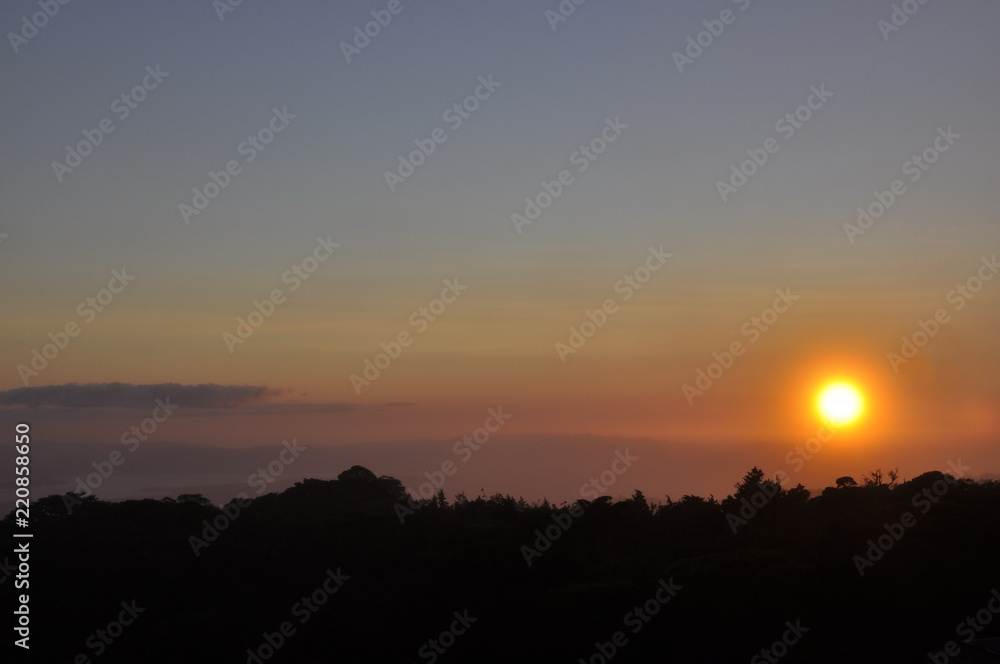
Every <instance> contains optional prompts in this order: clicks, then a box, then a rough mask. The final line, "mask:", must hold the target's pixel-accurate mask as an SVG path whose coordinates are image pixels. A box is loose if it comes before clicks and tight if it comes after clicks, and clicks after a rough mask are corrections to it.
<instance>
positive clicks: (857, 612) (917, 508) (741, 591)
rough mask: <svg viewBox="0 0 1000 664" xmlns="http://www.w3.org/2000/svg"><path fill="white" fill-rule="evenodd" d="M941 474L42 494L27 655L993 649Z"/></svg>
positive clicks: (398, 656)
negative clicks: (719, 495) (447, 491)
mask: <svg viewBox="0 0 1000 664" xmlns="http://www.w3.org/2000/svg"><path fill="white" fill-rule="evenodd" d="M957 475H961V473H954V472H953V473H952V474H948V473H942V472H929V473H925V474H923V475H920V476H919V477H916V478H914V479H912V480H909V481H906V482H899V481H898V476H897V475H896V474H895V473H881V472H876V473H872V474H870V475H868V476H866V477H865V478H863V480H862V482H861V483H860V484H859V483H857V482H855V481H854V480H853V479H851V478H847V477H845V478H840V479H839V480H837V486H836V487H831V488H828V489H826V490H824V491H823V492H822V493H821V494H820V495H817V496H810V494H809V492H808V491H806V490H805V489H804V488H803V487H801V486H797V487H783V486H780V485H778V484H776V483H775V482H772V481H769V480H768V479H766V478H765V477H764V474H763V473H762V472H761V471H760V470H758V469H756V468H755V469H752V470H751V471H750V472H748V473H747V474H746V476H745V477H744V478H742V480H740V481H739V482H738V483H737V484H736V485H735V488H734V492H733V493H732V494H731V495H729V496H727V497H725V498H723V499H721V500H717V499H715V498H714V497H709V498H703V497H698V496H690V495H687V496H683V497H681V498H679V499H676V500H673V499H670V498H666V499H664V500H662V501H655V502H651V501H649V500H647V498H646V497H645V496H644V495H643V494H642V493H641V492H639V491H636V492H635V493H634V494H633V495H632V496H631V497H630V498H628V499H625V500H618V501H614V500H612V499H610V498H607V497H602V498H599V499H597V500H580V501H577V502H575V503H572V504H562V505H553V504H550V503H548V502H546V501H542V502H527V501H525V500H523V499H518V498H514V497H511V496H506V495H495V496H492V497H487V496H478V497H476V498H468V497H466V496H464V495H459V496H457V497H456V498H455V499H454V500H450V501H449V500H448V499H447V498H446V497H445V495H444V494H443V493H439V494H438V495H437V496H436V497H434V498H433V499H431V500H426V501H423V500H419V501H418V500H413V499H412V498H411V497H409V496H408V495H407V493H406V491H405V489H404V488H403V486H402V484H401V483H400V482H399V481H398V480H395V479H393V478H390V477H376V476H375V475H374V474H373V473H371V472H370V471H368V470H366V469H364V468H361V467H359V466H355V467H353V468H351V469H349V470H347V471H345V472H344V473H342V474H341V475H340V476H339V477H338V479H337V480H331V481H323V480H315V479H307V480H304V481H302V482H299V483H297V484H296V485H295V486H294V487H292V488H290V489H288V490H286V491H284V492H282V493H280V494H267V495H264V496H261V497H259V498H256V499H254V500H252V501H250V500H247V501H238V502H232V503H229V504H227V505H224V506H222V507H218V506H215V505H212V504H210V503H209V501H207V500H206V499H205V498H203V497H201V496H199V495H182V496H178V497H177V498H176V499H164V500H133V501H125V502H120V503H109V502H104V501H101V500H99V499H97V498H95V497H92V496H91V497H84V496H81V495H79V494H65V495H62V496H49V497H47V498H44V499H42V500H39V501H37V502H35V503H33V504H32V507H31V530H32V533H33V535H34V537H33V538H32V540H31V551H32V556H31V565H32V570H31V571H32V574H31V587H30V590H29V591H27V592H30V597H31V607H32V633H31V659H32V660H34V661H45V662H57V661H62V662H78V663H79V664H85V663H86V662H101V663H102V664H103V663H109V662H152V663H155V662H176V661H185V662H212V663H217V662H239V663H240V664H242V663H243V662H328V661H329V662H366V663H371V662H437V661H441V662H444V663H446V664H447V662H456V663H458V662H493V661H497V662H500V661H503V662H546V663H548V662H558V661H565V662H570V663H574V662H579V661H581V660H582V661H583V662H586V663H588V664H589V663H591V662H593V663H594V664H597V663H600V662H611V661H614V662H616V663H617V662H685V663H686V662H706V663H707V662H748V661H750V662H770V661H772V660H774V661H778V660H780V661H782V662H838V663H840V662H852V663H864V662H895V661H899V662H917V661H920V662H923V661H934V660H929V659H928V655H927V653H929V652H937V651H940V650H943V649H944V648H945V647H946V644H947V642H949V641H953V642H955V643H954V645H953V646H952V647H953V648H959V649H961V650H962V651H963V652H964V653H965V654H969V653H972V652H973V651H974V649H975V644H974V643H971V641H972V639H973V638H975V639H980V638H985V637H989V636H993V637H996V636H998V635H1000V629H998V627H1000V615H997V613H994V612H993V610H992V608H991V606H992V607H996V609H997V612H1000V591H998V589H1000V483H998V482H995V481H978V482H976V481H972V480H969V479H962V478H960V477H958V476H957ZM0 528H2V530H3V536H4V537H5V539H6V541H8V542H10V541H12V537H11V535H12V532H13V531H14V514H13V513H11V514H8V515H7V516H6V517H5V519H4V520H3V522H2V523H0ZM10 561H12V562H13V566H14V568H16V560H14V557H13V556H12V555H9V557H8V558H7V559H6V560H5V561H0V562H3V563H4V565H5V566H4V569H7V570H8V572H7V574H6V577H7V578H6V580H5V581H4V582H3V585H4V586H6V587H7V588H8V589H9V590H10V592H9V593H8V596H12V597H16V594H17V593H18V592H22V591H18V590H15V589H14V587H13V586H14V582H15V580H16V579H15V578H14V574H13V573H11V572H10ZM994 596H995V597H996V599H995V600H994V601H993V604H992V605H991V604H990V601H991V599H992V598H993V597H994ZM126 609H127V610H126ZM977 616H978V617H977ZM987 616H990V617H991V620H990V621H986V619H985V618H986V617H987ZM970 617H971V619H972V620H973V621H974V624H970V623H968V621H967V619H969V618H970ZM993 617H995V618H996V621H995V622H994V621H993ZM963 625H964V627H963ZM966 641H969V643H967V642H966ZM16 661H24V660H23V653H22V654H21V659H19V660H16ZM937 661H948V660H937Z"/></svg>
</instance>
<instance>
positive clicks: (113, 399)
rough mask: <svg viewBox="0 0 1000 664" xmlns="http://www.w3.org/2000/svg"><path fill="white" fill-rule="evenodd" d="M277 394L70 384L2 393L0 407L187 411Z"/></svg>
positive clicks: (244, 388) (211, 387) (248, 388)
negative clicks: (160, 406) (162, 403)
mask: <svg viewBox="0 0 1000 664" xmlns="http://www.w3.org/2000/svg"><path fill="white" fill-rule="evenodd" d="M275 394H278V391H277V390H272V389H269V388H267V387H264V386H258V385H216V384H214V383H203V384H201V385H181V384H179V383H161V384H158V385H133V384H131V383H68V384H66V385H43V386H40V387H20V388H17V389H13V390H6V391H3V392H0V406H23V407H27V408H39V407H41V406H55V407H62V408H146V407H148V406H149V404H151V403H153V402H154V401H155V400H156V399H166V398H167V397H169V398H170V399H171V400H172V401H174V402H175V403H178V404H181V405H183V406H184V407H185V408H235V407H237V406H241V405H243V404H246V403H250V402H254V401H258V400H260V399H263V398H264V397H267V396H272V395H275Z"/></svg>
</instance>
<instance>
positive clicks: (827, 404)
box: [816, 383, 865, 426]
mask: <svg viewBox="0 0 1000 664" xmlns="http://www.w3.org/2000/svg"><path fill="white" fill-rule="evenodd" d="M816 403H817V406H818V407H819V412H820V415H822V416H823V419H825V420H826V421H827V422H829V423H830V424H833V425H835V426H843V425H845V424H850V423H851V422H854V421H855V420H857V419H858V418H859V417H860V416H861V413H862V411H864V409H865V403H864V398H862V396H861V392H859V391H858V389H857V388H856V387H854V386H853V385H851V384H850V383H833V384H831V385H827V386H826V387H824V388H823V391H822V392H820V394H819V399H818V400H817V402H816Z"/></svg>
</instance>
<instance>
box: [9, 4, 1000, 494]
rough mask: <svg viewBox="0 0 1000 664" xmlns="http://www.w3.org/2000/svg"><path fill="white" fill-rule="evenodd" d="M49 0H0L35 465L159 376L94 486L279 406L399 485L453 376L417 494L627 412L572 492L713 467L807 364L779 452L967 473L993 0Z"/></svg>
mask: <svg viewBox="0 0 1000 664" xmlns="http://www.w3.org/2000/svg"><path fill="white" fill-rule="evenodd" d="M46 6H48V5H46V3H44V2H41V3H39V2H28V1H26V0H16V1H14V2H8V3H6V4H5V5H4V7H3V8H2V9H0V26H2V27H3V31H4V33H5V35H6V38H5V41H6V44H5V46H4V47H3V48H4V49H5V51H4V53H3V55H2V56H0V80H2V81H3V91H4V94H3V95H2V97H0V108H2V117H3V118H4V126H3V131H2V139H0V140H2V144H0V154H2V158H0V195H2V197H3V201H4V205H3V208H2V215H0V284H2V286H3V287H2V288H0V309H2V311H3V317H2V325H0V426H3V427H5V428H7V429H13V427H14V424H15V423H17V422H22V421H23V422H28V423H30V425H31V427H32V431H33V436H34V440H35V448H34V449H35V450H39V448H45V449H44V450H40V451H39V452H38V459H39V463H40V465H42V467H41V468H38V469H37V471H36V472H40V473H41V474H42V476H43V477H44V481H43V482H42V485H43V487H45V488H50V489H51V490H52V491H53V492H56V491H64V490H69V488H70V487H71V486H73V485H74V484H75V483H76V481H77V479H79V478H80V477H85V476H86V474H87V473H90V472H93V471H94V464H95V463H97V464H98V465H100V462H101V460H102V459H106V458H107V456H108V454H109V453H110V452H109V450H113V449H121V448H123V446H125V443H123V442H121V439H122V438H125V437H126V434H127V432H128V430H129V428H130V427H132V426H136V425H138V424H141V423H142V422H143V421H144V420H146V419H147V418H151V417H153V416H154V413H158V415H157V417H161V418H162V417H164V415H163V413H164V412H166V411H164V410H163V409H162V408H161V410H159V411H157V410H156V408H158V406H157V402H156V399H167V398H168V397H169V398H172V399H173V401H171V402H170V403H171V404H176V405H177V406H178V408H177V409H176V410H171V412H170V415H169V416H168V417H165V419H164V420H163V421H161V422H155V424H156V427H155V431H152V432H151V433H149V434H148V435H147V440H144V441H142V446H140V447H137V448H136V449H135V450H134V451H128V455H127V456H126V457H125V462H124V463H123V464H121V465H120V466H116V467H115V470H114V473H113V476H112V477H109V478H107V479H106V480H104V481H102V487H101V489H100V490H99V491H98V495H105V496H113V497H118V498H121V497H129V496H137V495H142V496H145V495H156V494H157V493H158V492H159V493H160V494H162V495H175V494H176V493H177V492H178V491H179V490H183V489H184V488H185V487H187V488H190V487H192V486H193V487H195V488H197V489H199V490H202V491H204V492H205V493H206V495H211V496H212V497H213V498H217V497H219V496H222V495H223V494H224V493H225V492H226V491H229V490H231V489H233V488H234V487H239V486H240V485H241V484H245V482H244V480H243V479H242V478H244V477H246V476H247V475H248V474H249V472H251V471H252V470H253V469H254V468H255V467H256V466H255V465H254V464H255V463H260V459H265V460H266V459H271V458H275V457H276V455H277V454H278V452H279V451H280V450H281V449H282V441H290V440H292V439H295V440H297V441H299V442H300V443H301V444H304V445H308V446H310V447H311V450H314V451H316V453H314V454H304V456H303V458H302V460H301V461H299V460H297V461H296V462H295V463H296V465H294V466H289V468H288V470H287V473H282V478H281V481H282V482H290V481H293V480H294V479H296V478H298V479H301V477H304V476H319V477H323V478H330V477H335V476H336V475H337V473H339V472H340V470H343V469H344V468H345V467H346V466H343V464H344V463H354V462H358V463H364V464H365V465H367V466H368V467H370V468H371V469H372V470H373V471H375V472H376V473H378V474H383V473H384V474H392V475H394V476H397V477H400V478H401V479H403V480H404V483H406V484H407V486H408V487H410V488H411V490H414V488H415V487H416V486H417V485H418V484H419V483H420V482H421V478H422V477H424V476H425V473H427V472H432V471H433V470H434V469H436V468H439V467H440V466H441V464H442V463H443V462H444V461H447V460H448V459H449V458H452V457H453V456H455V452H454V451H453V443H455V441H459V440H461V439H462V438H463V437H464V436H469V435H473V434H475V432H476V431H477V430H478V429H479V428H481V427H484V426H485V424H486V423H487V421H488V418H489V417H490V415H489V413H490V409H500V410H501V411H502V412H503V413H506V414H509V417H505V418H500V419H502V420H503V422H502V424H499V425H498V424H496V419H494V420H493V425H491V426H493V427H494V428H496V429H497V430H496V431H489V432H487V433H488V434H489V440H490V442H491V443H492V445H489V444H485V445H482V446H481V449H480V450H477V451H476V454H475V455H474V456H473V457H472V458H470V459H469V460H468V462H467V463H468V465H463V466H462V473H460V474H458V475H457V476H455V477H453V478H449V482H450V484H449V485H448V486H447V487H445V490H446V493H448V494H449V495H453V494H454V493H455V492H456V491H458V490H467V491H471V492H476V491H478V490H480V489H482V490H485V491H487V492H489V493H492V492H494V491H502V492H507V491H511V492H515V491H520V492H522V493H524V494H525V495H526V496H532V497H542V496H547V497H550V498H554V499H573V498H576V497H579V496H578V495H577V494H578V492H577V490H576V487H577V486H578V485H579V484H582V483H584V482H586V481H587V479H588V478H589V477H590V476H593V475H599V474H600V473H601V472H602V471H603V470H605V469H606V468H607V467H609V464H611V462H612V459H613V458H614V454H613V453H614V452H615V451H623V450H624V449H625V448H627V447H629V446H631V449H633V450H638V449H640V448H641V449H642V450H644V451H643V453H642V454H641V455H640V456H642V457H643V458H644V459H649V462H636V463H635V467H634V468H630V469H629V471H628V474H626V475H624V476H623V477H622V478H621V479H620V481H619V482H616V484H615V486H614V487H607V493H609V494H612V495H617V494H625V495H627V494H628V493H630V491H631V490H632V489H633V488H641V489H642V490H643V491H645V492H646V493H647V494H648V495H650V496H654V497H659V496H663V495H665V494H673V495H677V494H680V493H697V494H700V495H706V494H708V493H711V492H714V493H715V494H724V493H726V492H727V490H729V489H730V488H731V486H732V483H733V482H735V481H736V480H738V479H739V478H740V477H741V476H742V474H743V472H744V471H745V470H746V469H748V468H749V467H750V466H751V465H757V466H760V467H761V468H763V469H765V470H767V471H768V472H772V471H775V470H780V469H781V468H784V467H786V466H787V465H788V464H789V461H788V460H787V458H788V456H787V455H789V454H792V455H793V457H795V454H796V453H795V449H796V446H798V445H802V444H804V443H805V442H806V441H808V440H809V439H810V438H815V437H816V436H817V435H818V433H819V432H820V427H822V426H823V420H822V418H821V417H820V416H819V414H818V413H817V411H816V408H815V406H814V401H815V398H816V394H817V392H818V390H819V389H820V388H821V387H822V386H823V385H824V384H827V383H829V382H831V381H834V380H847V381H849V382H851V383H852V384H854V385H856V386H857V387H858V388H859V389H860V390H861V392H862V393H863V395H864V399H865V411H864V414H863V416H862V418H861V419H860V420H858V421H857V422H856V423H854V424H852V425H851V426H848V427H843V428H842V430H838V431H837V432H836V435H835V436H833V437H832V438H830V439H829V440H828V441H826V442H824V449H823V451H822V452H819V453H817V454H814V455H811V457H810V459H809V460H808V463H807V464H806V465H805V467H803V468H802V470H801V472H800V473H798V474H797V475H796V478H795V479H796V481H802V482H803V483H804V484H806V485H807V486H808V487H810V488H812V489H814V490H816V489H822V487H825V486H830V485H831V484H832V483H833V480H834V479H835V478H836V477H838V476H840V475H845V474H850V475H854V476H857V477H860V476H861V475H862V474H864V473H865V472H867V471H870V470H872V469H873V468H875V467H877V466H882V467H896V466H898V467H899V468H900V469H901V472H902V474H903V475H904V476H910V477H912V476H915V475H917V474H919V473H921V472H924V471H927V470H932V469H941V470H946V469H947V464H948V462H949V461H953V460H957V459H962V462H963V463H965V464H968V465H970V466H971V467H972V468H973V470H972V474H973V475H974V476H980V477H996V476H997V475H998V473H1000V451H998V448H997V446H996V442H997V434H998V433H1000V409H998V403H1000V399H998V397H1000V378H998V373H1000V372H998V371H997V369H998V365H1000V362H998V360H1000V354H998V352H997V350H996V346H995V339H996V337H997V332H998V327H1000V307H998V306H997V304H998V302H1000V280H996V279H994V277H995V276H996V274H997V271H998V270H1000V266H998V265H997V264H996V262H995V257H996V254H997V247H998V244H1000V242H998V240H1000V232H998V225H997V220H996V210H997V199H998V193H997V188H996V182H995V179H996V168H995V156H996V154H998V150H1000V131H998V130H997V128H996V108H997V106H998V102H1000V79H998V78H997V77H996V72H995V69H996V62H997V56H998V55H1000V41H998V40H997V39H996V31H995V26H996V25H997V24H998V22H1000V6H998V5H997V4H996V3H993V2H989V1H988V0H969V1H965V2H958V3H949V4H947V5H946V4H945V3H935V2H928V3H926V4H918V3H916V2H903V3H895V4H894V3H892V2H871V1H866V2H862V1H861V0H847V1H845V2H839V3H828V2H818V1H813V0H809V1H806V2H798V3H793V4H789V3H785V4H781V5H779V4H777V3H768V2H762V1H758V0H735V1H733V0H716V1H713V2H708V3H705V2H693V1H692V0H684V1H680V2H672V3H656V2H625V3H611V2H599V1H598V0H590V1H589V2H584V3H583V4H580V5H576V4H575V3H571V2H568V1H564V2H562V3H560V2H556V1H555V0H546V1H542V2H520V1H514V2H509V3H489V4H487V3H457V2H453V3H433V2H421V1H420V0H401V1H400V2H383V1H381V0H377V1H376V2H371V3H360V4H358V3H346V4H345V3H333V4H328V3H323V2H318V1H315V0H313V1H308V0H302V1H300V2H296V3H280V4H277V3H265V2H261V1H260V0H244V1H243V2H242V3H240V4H238V5H236V6H233V5H231V4H229V2H227V1H226V0H218V1H217V2H210V1H209V0H198V1H194V0H183V1H180V2H175V3H170V4H169V5H166V4H162V3H151V2H122V1H112V2H105V3H99V4H94V3H84V2H69V3H67V4H65V5H63V4H58V6H57V7H56V3H53V4H52V6H50V7H49V12H50V13H53V12H54V15H51V16H48V15H45V13H44V9H45V7H46ZM39 12H42V13H41V14H39ZM366 31H367V34H366ZM84 153H85V154H84ZM88 298H92V299H91V300H88ZM50 335H51V336H50ZM910 344H913V345H912V346H911V345H910ZM47 345H48V350H47V351H46V346H47ZM734 351H735V352H734ZM43 352H47V354H48V355H49V357H45V356H43V355H42V353H43ZM33 361H34V363H35V364H34V366H33V365H32V362H33ZM713 365H714V366H713ZM366 371H367V373H366ZM699 372H705V373H704V374H701V373H699ZM36 388H46V389H36ZM154 421H155V420H154ZM148 428H150V427H147V429H148ZM144 435H146V434H144ZM826 437H828V436H826ZM828 438H829V437H828ZM124 449H126V450H128V449H129V448H128V446H125V447H124ZM57 451H58V453H57ZM219 454H231V455H232V456H231V457H229V456H227V457H224V458H225V459H227V460H226V461H218V460H219V459H222V458H223V457H220V456H219ZM143 455H145V456H146V458H147V461H144V462H143V461H142V456H143ZM154 458H155V459H157V463H156V464H152V459H154ZM795 458H798V457H795ZM208 459H213V460H216V461H218V463H217V464H215V465H213V463H214V462H213V463H208V461H207V460H208ZM310 459H312V460H310ZM459 460H460V461H461V460H462V457H459ZM8 462H9V460H7V459H4V460H2V461H0V463H3V464H7V463H8ZM462 463H463V464H465V463H466V462H465V461H462ZM151 464H152V465H151ZM5 467H6V466H5ZM209 467H211V468H214V470H212V471H211V472H207V471H205V469H206V468H209ZM158 469H159V470H158ZM168 471H169V472H168ZM168 475H169V477H168ZM194 475H197V479H195V480H192V479H191V476H194ZM224 476H225V477H224ZM10 477H12V474H10V473H5V479H4V481H5V482H6V483H8V484H10V483H11V482H10V480H9V479H6V478H10ZM279 485H280V483H279V484H275V485H274V486H275V487H277V486H279ZM218 499H221V498H218Z"/></svg>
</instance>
